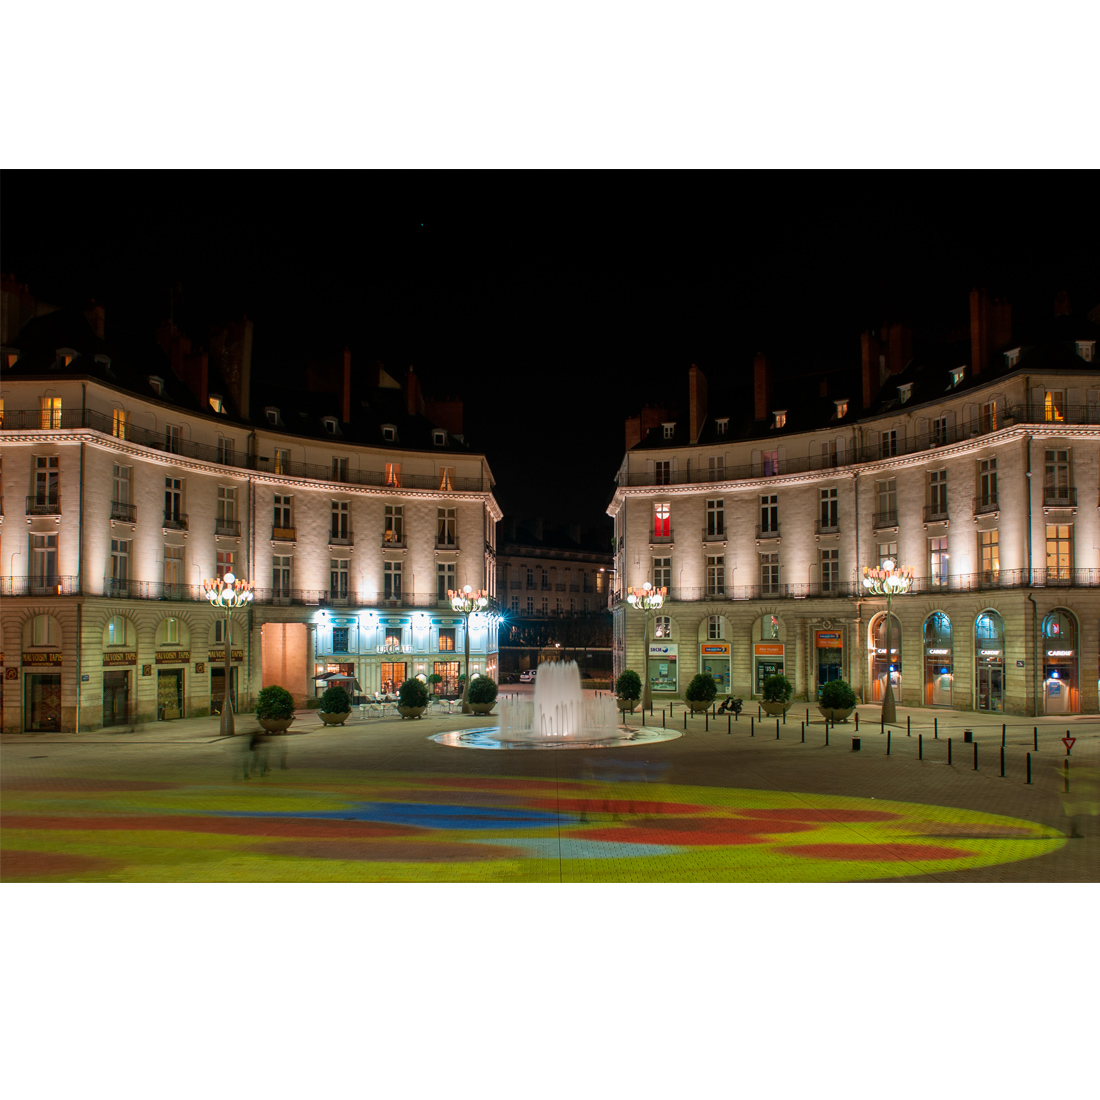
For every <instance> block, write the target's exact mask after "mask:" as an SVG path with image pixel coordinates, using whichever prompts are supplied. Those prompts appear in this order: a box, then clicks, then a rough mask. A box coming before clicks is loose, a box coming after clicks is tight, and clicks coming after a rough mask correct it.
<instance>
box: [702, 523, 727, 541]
mask: <svg viewBox="0 0 1100 1100" xmlns="http://www.w3.org/2000/svg"><path fill="white" fill-rule="evenodd" d="M728 538H729V535H727V534H726V528H725V527H724V526H722V527H716V528H715V529H714V530H713V531H712V530H711V529H710V528H709V527H704V528H703V541H704V542H726V541H727V539H728Z"/></svg>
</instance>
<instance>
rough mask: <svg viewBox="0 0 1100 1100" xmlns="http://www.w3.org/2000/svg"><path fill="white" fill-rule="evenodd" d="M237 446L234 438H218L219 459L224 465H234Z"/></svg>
mask: <svg viewBox="0 0 1100 1100" xmlns="http://www.w3.org/2000/svg"><path fill="white" fill-rule="evenodd" d="M236 449H237V446H236V444H235V443H234V442H233V440H232V439H225V438H223V437H219V438H218V461H219V462H220V463H222V465H224V466H232V465H233V460H234V457H235V455H236Z"/></svg>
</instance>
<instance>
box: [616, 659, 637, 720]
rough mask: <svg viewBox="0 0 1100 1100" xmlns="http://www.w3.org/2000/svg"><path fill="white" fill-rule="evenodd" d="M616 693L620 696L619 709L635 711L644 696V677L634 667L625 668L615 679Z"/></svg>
mask: <svg viewBox="0 0 1100 1100" xmlns="http://www.w3.org/2000/svg"><path fill="white" fill-rule="evenodd" d="M615 694H616V696H618V700H619V709H620V710H629V711H631V712H632V713H633V711H634V708H635V707H636V706H637V705H638V700H639V699H640V698H641V697H642V678H641V677H640V676H639V675H638V674H637V673H636V672H635V671H634V670H633V669H632V668H627V669H623V671H622V672H620V673H619V678H618V679H617V680H616V681H615ZM624 704H626V705H624Z"/></svg>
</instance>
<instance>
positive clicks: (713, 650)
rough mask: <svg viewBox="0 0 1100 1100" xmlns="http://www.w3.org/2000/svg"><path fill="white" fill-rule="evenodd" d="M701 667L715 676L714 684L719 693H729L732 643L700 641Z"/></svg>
mask: <svg viewBox="0 0 1100 1100" xmlns="http://www.w3.org/2000/svg"><path fill="white" fill-rule="evenodd" d="M699 667H700V668H701V669H702V670H703V671H704V672H705V673H707V674H708V675H709V676H713V677H714V684H715V686H716V687H717V688H718V693H719V694H720V695H721V694H726V695H728V694H729V691H730V643H729V642H700V643H699Z"/></svg>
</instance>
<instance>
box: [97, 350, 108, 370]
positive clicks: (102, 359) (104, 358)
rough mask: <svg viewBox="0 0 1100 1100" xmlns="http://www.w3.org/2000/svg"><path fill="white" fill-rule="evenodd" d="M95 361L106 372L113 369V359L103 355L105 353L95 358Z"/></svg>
mask: <svg viewBox="0 0 1100 1100" xmlns="http://www.w3.org/2000/svg"><path fill="white" fill-rule="evenodd" d="M95 361H96V362H97V363H98V364H99V365H100V366H101V367H102V368H103V369H104V370H110V369H111V357H110V356H109V355H104V354H103V353H102V352H101V353H100V354H99V355H97V356H96V357H95Z"/></svg>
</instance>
